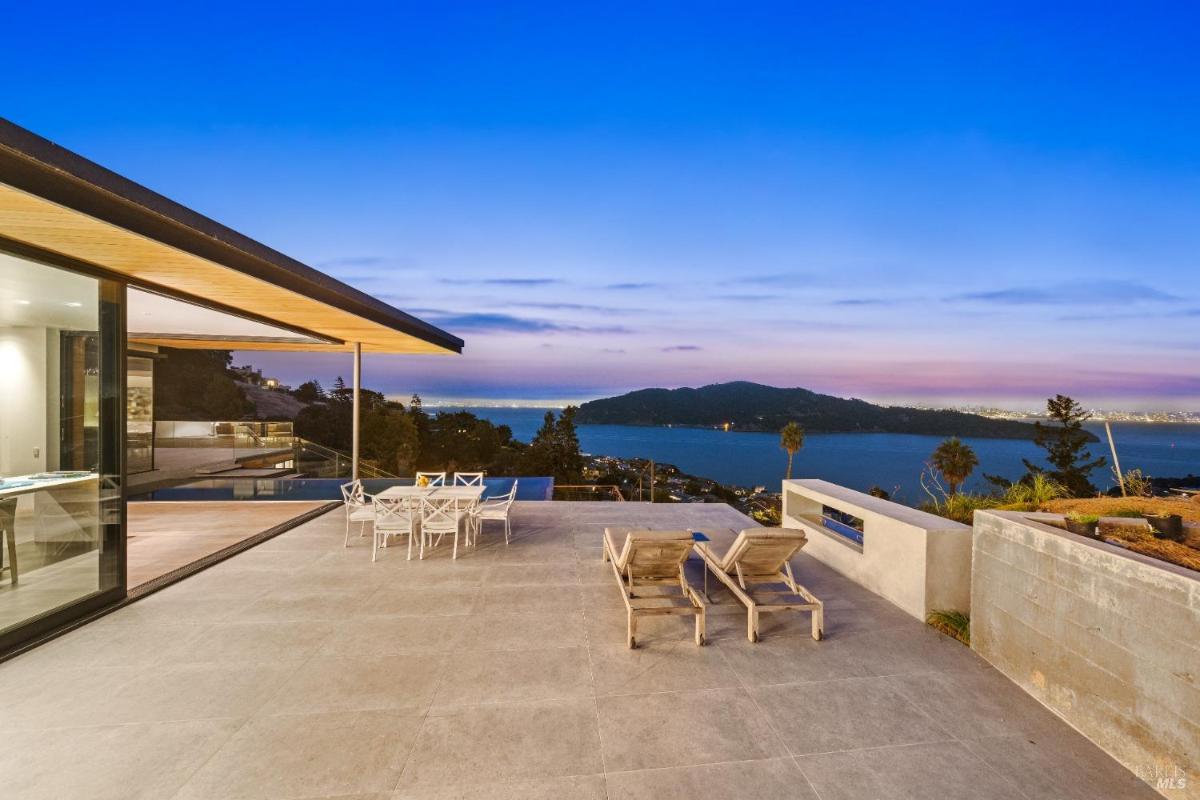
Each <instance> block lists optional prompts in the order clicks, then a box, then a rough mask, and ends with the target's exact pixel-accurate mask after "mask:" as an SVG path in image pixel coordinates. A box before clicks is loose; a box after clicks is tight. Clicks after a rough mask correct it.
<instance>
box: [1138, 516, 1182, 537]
mask: <svg viewBox="0 0 1200 800" xmlns="http://www.w3.org/2000/svg"><path fill="white" fill-rule="evenodd" d="M1146 521H1147V522H1149V523H1150V527H1151V528H1152V529H1153V530H1154V536H1155V538H1157V539H1171V540H1172V541H1176V542H1182V541H1183V539H1184V536H1183V517H1182V516H1180V515H1179V514H1147V515H1146Z"/></svg>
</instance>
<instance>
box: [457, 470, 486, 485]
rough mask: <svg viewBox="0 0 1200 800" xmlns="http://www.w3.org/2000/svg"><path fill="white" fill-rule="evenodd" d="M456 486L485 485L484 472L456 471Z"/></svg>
mask: <svg viewBox="0 0 1200 800" xmlns="http://www.w3.org/2000/svg"><path fill="white" fill-rule="evenodd" d="M454 485H455V486H483V473H482V472H456V473H454Z"/></svg>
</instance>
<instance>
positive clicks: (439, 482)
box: [416, 472, 446, 486]
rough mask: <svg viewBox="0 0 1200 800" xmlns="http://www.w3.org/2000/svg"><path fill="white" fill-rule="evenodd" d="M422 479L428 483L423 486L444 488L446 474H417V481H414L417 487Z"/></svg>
mask: <svg viewBox="0 0 1200 800" xmlns="http://www.w3.org/2000/svg"><path fill="white" fill-rule="evenodd" d="M422 478H424V479H425V480H427V481H429V483H427V484H425V485H426V486H445V485H446V473H444V472H418V473H417V479H416V480H417V485H418V486H420V485H421V479H422Z"/></svg>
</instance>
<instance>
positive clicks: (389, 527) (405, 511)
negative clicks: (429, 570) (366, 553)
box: [371, 497, 425, 561]
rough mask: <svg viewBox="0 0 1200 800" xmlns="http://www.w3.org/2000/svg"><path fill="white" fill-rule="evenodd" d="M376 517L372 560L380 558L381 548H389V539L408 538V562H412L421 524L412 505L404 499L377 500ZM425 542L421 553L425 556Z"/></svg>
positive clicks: (375, 506)
mask: <svg viewBox="0 0 1200 800" xmlns="http://www.w3.org/2000/svg"><path fill="white" fill-rule="evenodd" d="M373 511H374V512H375V513H374V516H375V534H374V542H373V546H372V548H371V560H372V561H374V560H375V559H376V558H378V556H379V548H381V547H387V545H388V537H391V536H408V560H410V561H411V560H412V545H413V536H415V535H416V534H417V531H418V529H419V522H418V519H417V513H416V511H415V510H414V508H413V505H412V503H410V502H409V501H408V500H406V499H404V498H398V499H384V498H379V497H377V498H375V501H374V504H373ZM424 550H425V548H424V540H423V539H422V548H421V552H422V554H424Z"/></svg>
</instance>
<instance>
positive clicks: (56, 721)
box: [0, 651, 142, 739]
mask: <svg viewBox="0 0 1200 800" xmlns="http://www.w3.org/2000/svg"><path fill="white" fill-rule="evenodd" d="M37 655H39V654H38V653H37V652H36V651H35V652H33V653H28V654H26V655H24V656H20V657H18V658H16V659H14V660H13V661H9V662H6V663H4V664H0V685H3V686H7V687H14V686H15V687H20V691H6V692H2V693H0V694H2V695H3V696H4V699H5V702H4V704H3V705H0V731H5V730H12V729H22V730H44V729H48V728H67V727H75V726H79V725H87V724H92V723H93V722H95V721H97V720H98V721H100V722H111V720H109V719H107V718H106V716H105V715H106V713H107V711H108V709H109V708H111V705H112V698H113V695H114V694H115V693H116V692H117V691H118V690H120V688H121V687H122V686H124V685H125V684H127V683H128V682H129V681H131V680H133V679H134V678H135V677H136V676H137V675H139V674H141V672H142V670H141V669H140V668H137V667H87V666H81V665H77V666H72V667H51V666H46V665H45V662H43V661H41V660H39V659H35V658H32V657H34V656H37ZM19 735H21V736H23V735H24V734H19ZM5 738H6V739H7V738H9V737H8V736H6V737H5Z"/></svg>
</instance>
